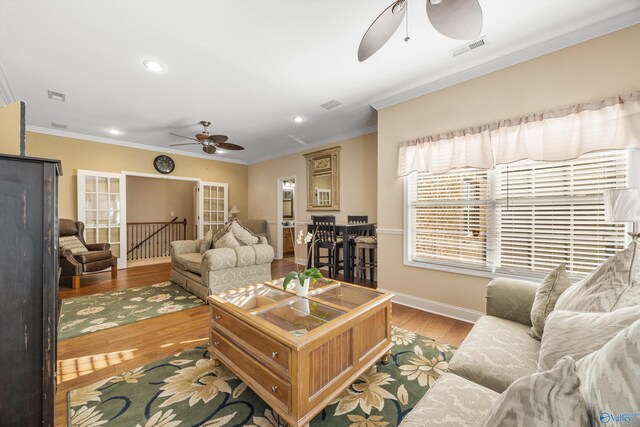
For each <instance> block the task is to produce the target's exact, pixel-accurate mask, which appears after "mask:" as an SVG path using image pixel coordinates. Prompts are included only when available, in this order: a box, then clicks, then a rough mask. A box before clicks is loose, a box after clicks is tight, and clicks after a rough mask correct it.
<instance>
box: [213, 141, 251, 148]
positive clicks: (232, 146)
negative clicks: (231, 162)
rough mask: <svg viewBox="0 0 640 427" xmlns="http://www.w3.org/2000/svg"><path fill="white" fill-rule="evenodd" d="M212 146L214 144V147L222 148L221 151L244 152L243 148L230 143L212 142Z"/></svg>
mask: <svg viewBox="0 0 640 427" xmlns="http://www.w3.org/2000/svg"><path fill="white" fill-rule="evenodd" d="M214 144H216V147H218V148H222V149H223V150H244V147H241V146H240V145H237V144H232V143H230V142H214Z"/></svg>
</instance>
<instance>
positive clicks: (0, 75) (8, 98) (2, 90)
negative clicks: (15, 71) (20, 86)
mask: <svg viewBox="0 0 640 427" xmlns="http://www.w3.org/2000/svg"><path fill="white" fill-rule="evenodd" d="M0 98H1V99H0V100H1V101H2V102H3V104H4V105H7V104H13V103H14V102H16V97H15V96H14V95H13V91H12V90H11V86H10V85H9V80H8V79H7V75H6V74H5V72H4V68H2V64H0Z"/></svg>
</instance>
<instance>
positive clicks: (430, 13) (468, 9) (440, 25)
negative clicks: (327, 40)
mask: <svg viewBox="0 0 640 427" xmlns="http://www.w3.org/2000/svg"><path fill="white" fill-rule="evenodd" d="M408 1H409V0H396V1H394V2H393V3H392V4H391V5H390V6H389V7H387V8H386V9H385V10H384V11H383V12H382V13H381V14H380V16H378V17H377V18H376V20H375V21H373V23H372V24H371V26H369V29H368V30H367V32H366V33H365V34H364V36H363V37H362V41H361V42H360V47H359V48H358V61H360V62H362V61H365V60H366V59H368V58H369V57H370V56H371V55H373V54H374V53H376V52H377V51H378V49H380V48H381V47H382V46H384V44H385V43H386V42H387V41H388V40H389V39H390V38H391V36H392V35H393V34H394V33H395V32H396V30H397V29H398V27H399V26H400V24H401V23H402V20H403V19H404V18H405V16H407V14H408V7H407V6H408V4H407V3H408ZM427 17H428V18H429V22H431V25H433V28H435V29H436V30H437V31H438V32H439V33H440V34H442V35H445V36H447V37H449V38H452V39H458V40H471V39H475V38H476V37H478V36H479V35H480V31H482V8H481V7H480V3H479V1H478V0H427ZM408 25H409V21H408V20H407V36H406V37H405V39H404V41H409V34H408Z"/></svg>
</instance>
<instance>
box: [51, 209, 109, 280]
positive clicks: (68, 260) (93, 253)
mask: <svg viewBox="0 0 640 427" xmlns="http://www.w3.org/2000/svg"><path fill="white" fill-rule="evenodd" d="M67 236H75V237H77V238H78V240H79V241H80V242H81V243H82V245H84V248H86V250H84V248H80V250H76V251H72V250H71V249H64V250H63V248H62V247H61V248H60V267H61V268H62V275H61V276H62V277H64V278H67V277H70V278H71V287H72V288H73V289H78V288H79V287H80V276H81V275H82V274H84V273H92V272H96V271H102V270H105V269H107V268H111V277H112V278H116V277H118V267H117V258H116V257H115V256H113V254H112V253H111V245H110V244H109V243H91V244H87V243H86V242H85V241H84V224H83V223H81V222H79V221H73V220H70V219H61V220H60V237H61V238H62V237H67Z"/></svg>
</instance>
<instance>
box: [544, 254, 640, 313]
mask: <svg viewBox="0 0 640 427" xmlns="http://www.w3.org/2000/svg"><path fill="white" fill-rule="evenodd" d="M638 304H640V254H638V243H637V242H634V243H631V244H630V245H629V247H628V248H627V249H625V250H623V251H621V252H618V253H617V254H616V255H614V256H613V257H611V258H609V259H608V260H606V261H605V262H604V263H603V264H602V265H601V266H600V267H598V268H596V269H595V270H594V271H593V272H592V273H591V274H590V275H589V276H588V277H587V278H585V279H584V280H583V281H581V282H579V283H576V284H575V285H573V286H570V287H569V288H568V289H567V290H566V291H565V292H564V293H563V294H562V295H561V296H560V298H559V299H558V303H557V304H556V309H557V310H569V311H600V312H602V311H612V310H616V309H618V308H623V307H630V306H632V305H638Z"/></svg>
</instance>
